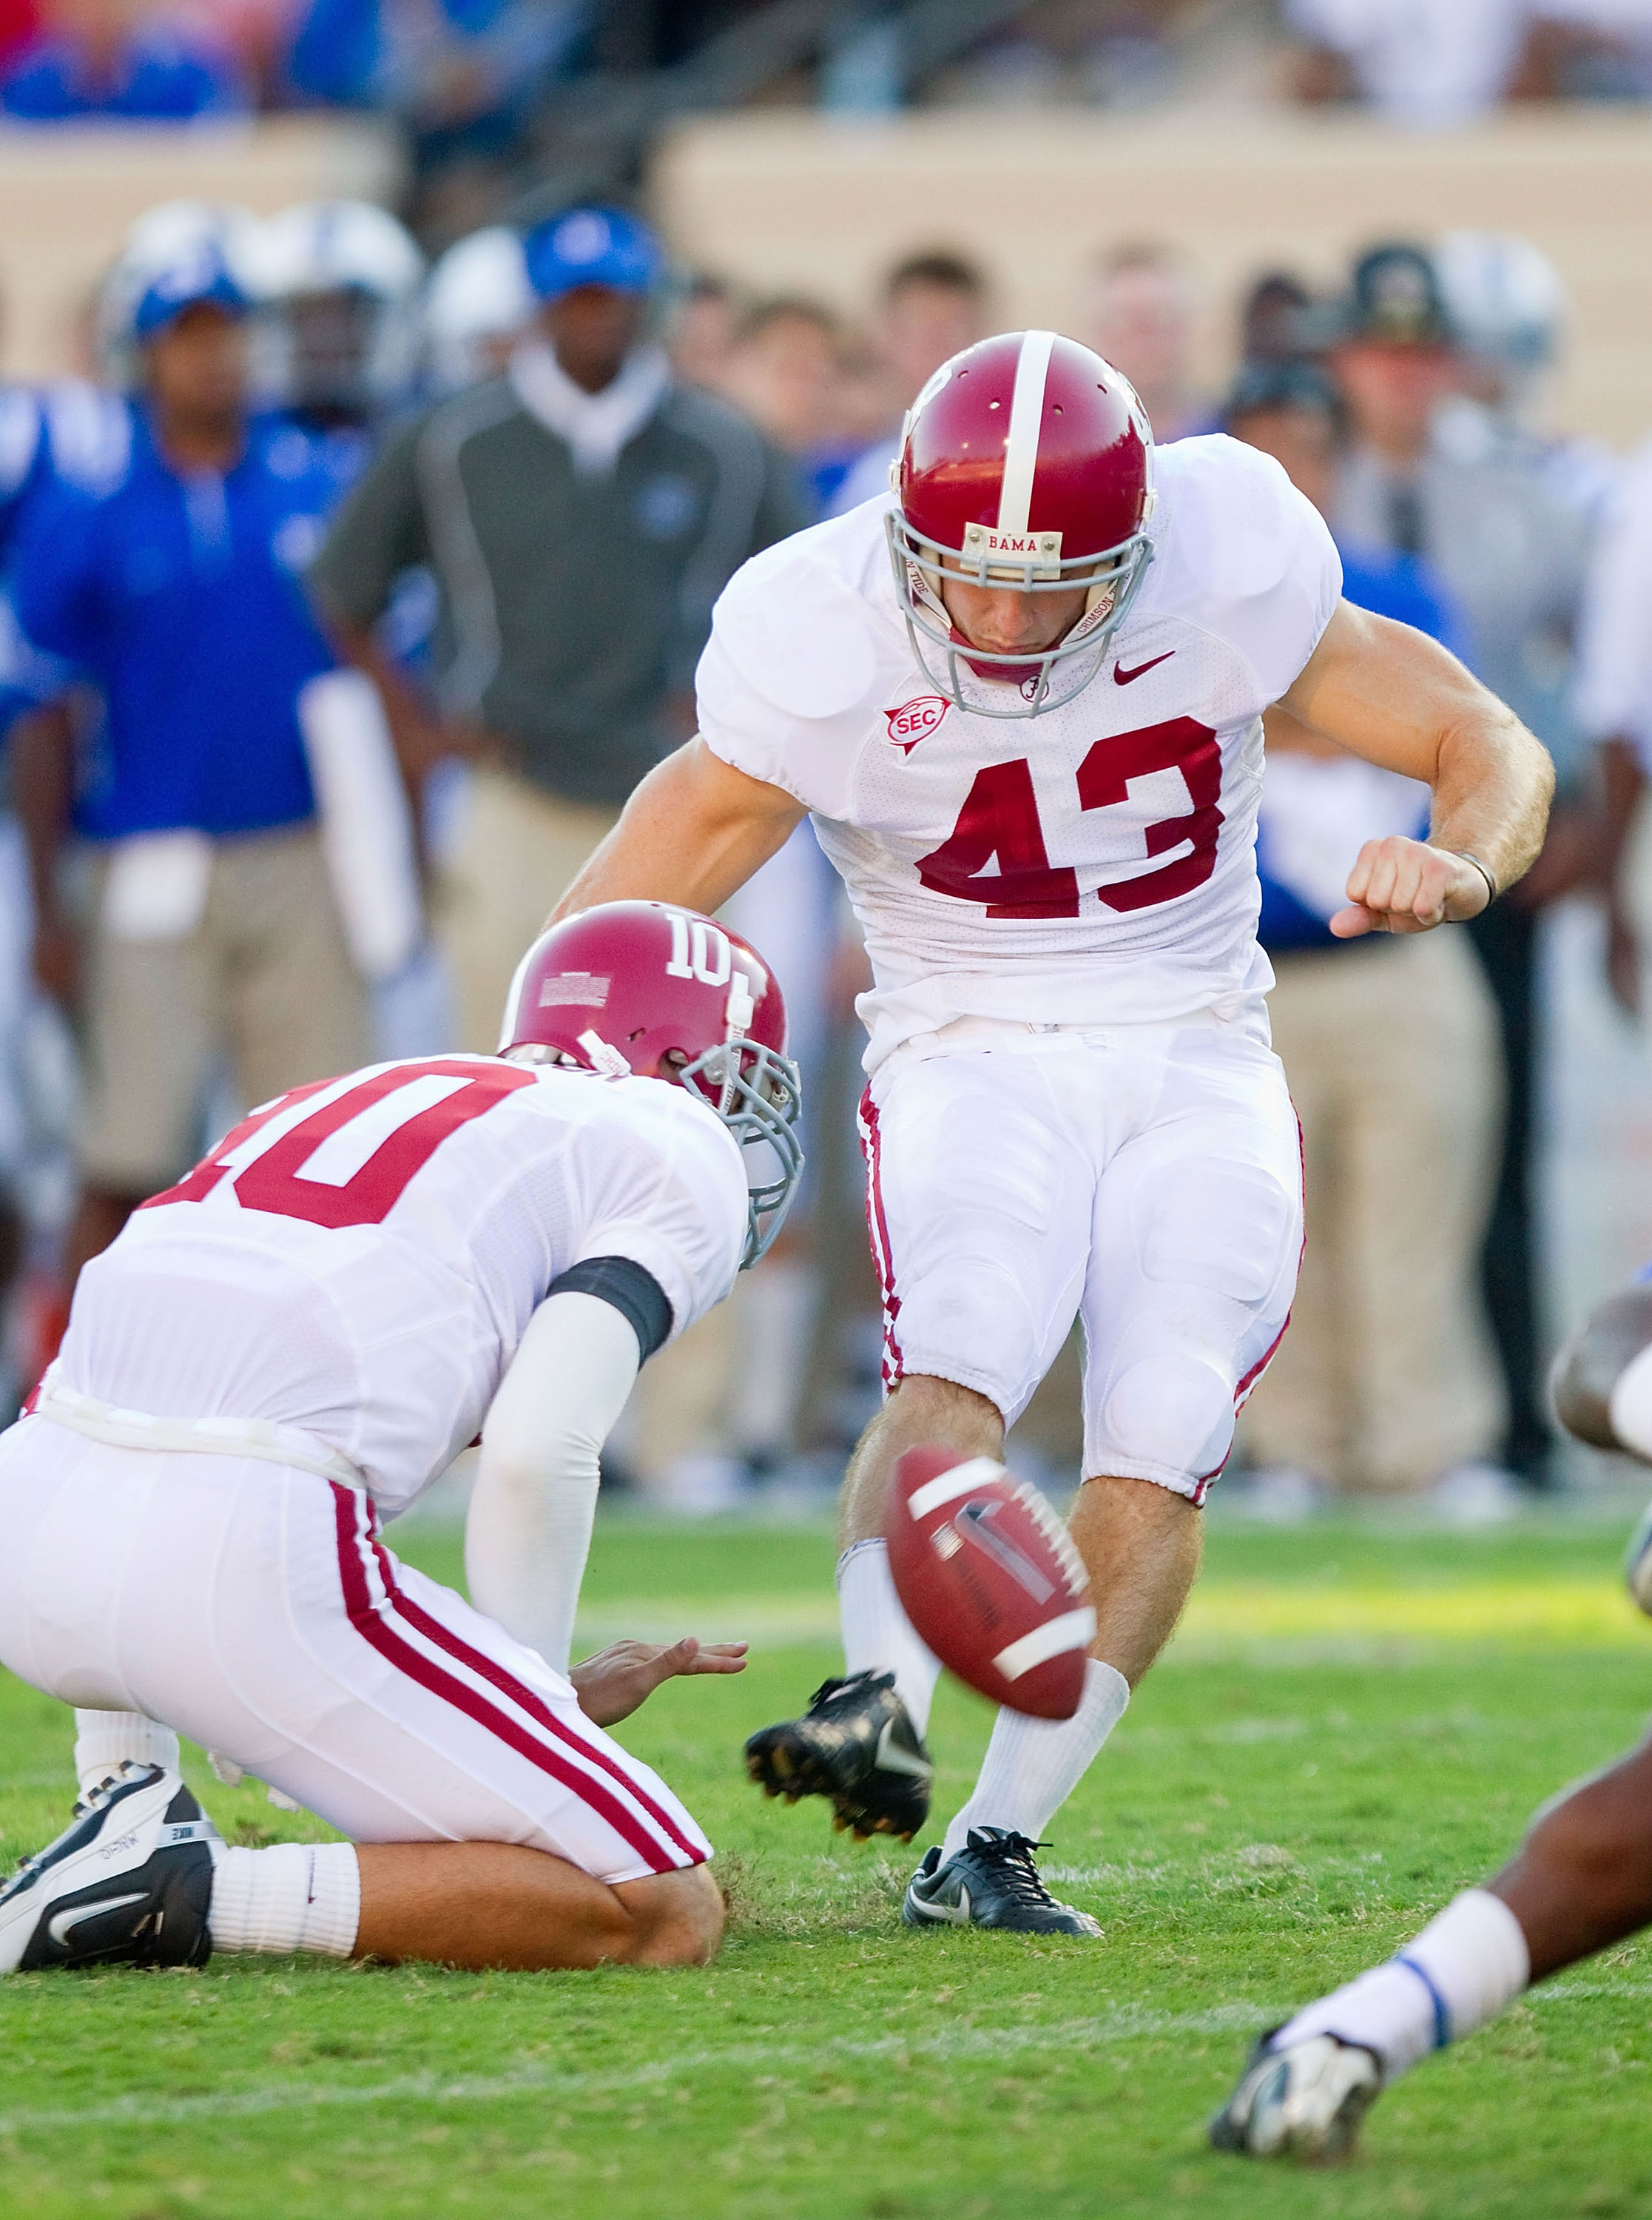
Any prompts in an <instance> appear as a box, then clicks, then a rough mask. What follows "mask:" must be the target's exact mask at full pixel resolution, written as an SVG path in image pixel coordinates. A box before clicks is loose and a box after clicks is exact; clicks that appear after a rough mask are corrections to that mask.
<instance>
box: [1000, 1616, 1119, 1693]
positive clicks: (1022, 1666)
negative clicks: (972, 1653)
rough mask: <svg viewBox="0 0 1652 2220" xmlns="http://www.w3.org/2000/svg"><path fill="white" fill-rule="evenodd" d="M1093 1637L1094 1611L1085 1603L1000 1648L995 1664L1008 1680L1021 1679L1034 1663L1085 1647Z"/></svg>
mask: <svg viewBox="0 0 1652 2220" xmlns="http://www.w3.org/2000/svg"><path fill="white" fill-rule="evenodd" d="M1094 1639H1095V1613H1094V1612H1093V1611H1092V1610H1091V1609H1090V1607H1089V1606H1088V1604H1086V1605H1085V1606H1084V1608H1083V1610H1082V1611H1064V1612H1063V1613H1062V1615H1061V1617H1060V1618H1052V1619H1050V1620H1048V1621H1047V1622H1046V1624H1044V1625H1043V1626H1035V1627H1034V1628H1033V1630H1032V1633H1031V1634H1024V1635H1023V1636H1022V1637H1021V1638H1020V1640H1019V1642H1012V1643H1010V1645H1009V1647H1008V1649H1001V1650H1000V1651H999V1653H998V1655H997V1656H996V1657H994V1660H993V1664H994V1668H995V1669H996V1670H997V1671H998V1672H1000V1673H1001V1674H1003V1676H1004V1678H1005V1679H1006V1680H1007V1681H1019V1679H1020V1677H1021V1675H1022V1674H1023V1673H1030V1672H1031V1671H1032V1668H1033V1667H1034V1666H1035V1665H1042V1664H1044V1663H1045V1662H1046V1661H1047V1660H1048V1659H1050V1658H1051V1657H1059V1656H1061V1654H1062V1652H1063V1650H1064V1649H1088V1647H1089V1645H1090V1643H1092V1642H1094Z"/></svg>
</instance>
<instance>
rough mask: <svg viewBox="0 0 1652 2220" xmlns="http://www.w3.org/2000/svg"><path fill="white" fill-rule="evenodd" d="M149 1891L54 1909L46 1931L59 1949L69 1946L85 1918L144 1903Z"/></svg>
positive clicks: (142, 1889)
mask: <svg viewBox="0 0 1652 2220" xmlns="http://www.w3.org/2000/svg"><path fill="white" fill-rule="evenodd" d="M148 1895H149V1892H148V1890H147V1889H146V1888H140V1890H139V1891H138V1893H137V1894H136V1895H135V1896H106V1897H103V1899H101V1900H100V1901H99V1902H98V1903H97V1904H76V1905H71V1906H70V1908H69V1910H68V1911H54V1912H53V1915H52V1917H51V1918H50V1919H48V1920H47V1923H46V1931H47V1934H48V1935H49V1936H51V1938H52V1940H53V1942H54V1943H56V1944H57V1946H58V1948H59V1950H66V1949H68V1947H69V1936H70V1935H71V1933H72V1931H73V1930H74V1929H75V1928H77V1927H78V1926H79V1925H80V1924H81V1923H82V1922H83V1920H87V1919H101V1918H103V1915H104V1913H105V1912H106V1911H121V1910H122V1909H123V1908H124V1906H126V1905H128V1904H143V1903H145V1902H146V1901H147V1899H148Z"/></svg>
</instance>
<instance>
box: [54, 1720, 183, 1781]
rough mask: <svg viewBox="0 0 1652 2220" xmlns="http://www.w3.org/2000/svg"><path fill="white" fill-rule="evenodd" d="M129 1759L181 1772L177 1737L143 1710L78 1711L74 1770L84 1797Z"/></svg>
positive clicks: (166, 1771)
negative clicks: (147, 1715) (145, 1714)
mask: <svg viewBox="0 0 1652 2220" xmlns="http://www.w3.org/2000/svg"><path fill="white" fill-rule="evenodd" d="M128 1758H130V1759H131V1760H132V1761H133V1762H134V1764H137V1765H158V1766H159V1767H160V1768H161V1770H162V1771H163V1772H164V1773H176V1772H177V1771H178V1737H177V1736H176V1735H175V1734H174V1733H173V1732H172V1730H171V1727H164V1726H162V1725H161V1724H160V1722H159V1720H158V1719H151V1718H145V1717H144V1714H143V1713H142V1712H79V1711H78V1712H76V1713H75V1771H76V1773H77V1774H78V1775H79V1777H80V1793H81V1794H82V1795H83V1796H84V1795H85V1794H86V1793H87V1792H88V1791H89V1790H90V1789H93V1788H96V1787H97V1785H98V1783H99V1782H100V1781H102V1780H108V1779H109V1774H111V1773H113V1772H115V1769H116V1768H118V1767H119V1766H122V1765H123V1764H124V1763H125V1762H126V1761H127V1759H128Z"/></svg>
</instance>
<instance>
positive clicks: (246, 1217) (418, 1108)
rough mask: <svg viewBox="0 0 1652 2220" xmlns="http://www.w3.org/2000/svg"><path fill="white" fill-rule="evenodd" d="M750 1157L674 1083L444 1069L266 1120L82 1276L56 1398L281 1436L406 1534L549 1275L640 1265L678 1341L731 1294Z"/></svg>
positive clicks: (383, 1077)
mask: <svg viewBox="0 0 1652 2220" xmlns="http://www.w3.org/2000/svg"><path fill="white" fill-rule="evenodd" d="M745 1232H746V1181H745V1168H744V1163H743V1161H742V1158H741V1156H740V1151H739V1146H738V1145H737V1144H736V1143H735V1141H734V1139H733V1138H732V1135H731V1134H730V1133H729V1132H727V1130H726V1128H725V1127H724V1126H723V1125H722V1124H721V1123H720V1120H719V1119H718V1118H717V1116H716V1114H715V1113H714V1111H713V1110H712V1109H711V1108H710V1107H709V1106H708V1105H707V1104H705V1103H703V1102H700V1101H696V1100H695V1098H694V1097H693V1096H692V1095H690V1094H689V1093H688V1092H687V1091H686V1090H685V1089H683V1088H676V1087H670V1086H667V1085H664V1084H663V1083H662V1082H660V1081H659V1080H657V1079H617V1080H615V1079H605V1078H602V1077H601V1076H598V1075H597V1074H595V1073H592V1072H583V1071H572V1070H569V1069H564V1068H557V1067H546V1066H544V1065H538V1066H528V1065H524V1064H520V1063H506V1062H503V1061H502V1060H501V1059H500V1058H498V1057H487V1056H448V1057H426V1058H415V1059H412V1060H408V1061H404V1062H401V1063H383V1064H374V1065H371V1066H370V1067H369V1068H368V1069H365V1070H364V1071H357V1072H351V1073H348V1074H346V1076H344V1077H343V1078H341V1079H333V1080H327V1081H324V1082H321V1083H320V1084H319V1085H316V1086H312V1087H304V1088H297V1089H296V1090H295V1091H294V1092H293V1093H291V1094H285V1095H282V1096H280V1097H279V1098H277V1101H274V1102H272V1103H269V1104H266V1105H265V1107H264V1108H262V1109H261V1110H258V1111H255V1112H254V1113H252V1116H251V1117H250V1118H248V1119H246V1122H245V1123H244V1124H242V1125H240V1126H237V1127H236V1129H235V1130H234V1132H232V1133H231V1134H230V1135H229V1136H228V1138H227V1139H226V1140H225V1141H223V1142H222V1143H221V1144H220V1146H219V1147H218V1148H217V1149H215V1151H213V1153H212V1154H211V1156H209V1157H207V1158H206V1160H205V1161H204V1162H203V1163H201V1164H200V1165H198V1166H197V1167H196V1169H195V1170H194V1171H193V1172H191V1173H190V1175H189V1177H188V1178H187V1179H185V1180H184V1181H182V1182H180V1183H179V1185H178V1186H177V1187H175V1188H169V1189H168V1190H167V1192H166V1193H165V1194H161V1195H158V1196H156V1197H155V1199H154V1200H153V1202H149V1203H146V1204H145V1205H144V1206H143V1207H142V1208H141V1209H140V1210H138V1211H136V1212H134V1214H133V1216H132V1218H131V1219H130V1220H129V1221H128V1225H127V1226H126V1228H125V1230H124V1231H123V1232H122V1234H121V1235H120V1238H118V1239H117V1240H116V1241H115V1243H114V1244H113V1246H112V1247H110V1248H109V1249H108V1250H105V1251H104V1252H103V1255H102V1256H101V1257H97V1258H96V1259H95V1260H94V1262H93V1263H90V1264H89V1265H88V1266H87V1267H86V1269H85V1270H84V1273H83V1274H82V1275H81V1278H80V1282H79V1285H78V1288H77V1289H76V1292H75V1300H74V1310H73V1314H72V1317H71V1319H70V1322H69V1330H68V1332H67V1334H66V1335H65V1338H64V1343H63V1347H62V1350H61V1351H60V1353H59V1356H58V1359H57V1362H56V1363H55V1364H54V1365H53V1367H52V1369H51V1370H50V1371H49V1372H48V1374H47V1384H48V1385H50V1386H52V1387H54V1388H57V1387H60V1388H68V1389H71V1390H73V1391H75V1392H78V1394H82V1395H87V1396H92V1397H96V1398H97V1399H99V1400H100V1401H102V1402H103V1403H104V1404H107V1405H114V1406H119V1407H120V1408H122V1409H125V1410H128V1411H136V1412H147V1413H150V1414H152V1415H155V1416H159V1417H161V1418H165V1419H213V1418H225V1419H269V1420H272V1421H274V1422H275V1423H276V1424H277V1425H284V1426H289V1427H294V1428H298V1429H302V1430H303V1431H306V1432H308V1433H309V1434H311V1435H313V1436H315V1437H317V1439H318V1440H319V1441H320V1442H321V1443H322V1444H325V1445H326V1447H327V1450H330V1451H332V1452H335V1453H337V1454H340V1455H341V1456H344V1457H345V1458H346V1459H348V1460H349V1461H350V1462H351V1463H352V1464H354V1465H355V1466H356V1467H357V1468H358V1470H359V1471H360V1472H361V1474H362V1475H363V1476H364V1478H365V1481H366V1484H367V1486H368V1487H369V1488H370V1489H371V1492H372V1494H373V1496H374V1499H375V1500H376V1501H377V1504H378V1506H379V1507H380V1509H381V1510H382V1511H383V1512H384V1513H385V1514H386V1515H387V1516H394V1515H395V1513H396V1512H398V1511H401V1510H403V1509H405V1507H406V1506H407V1505H408V1504H409V1503H410V1502H411V1501H412V1500H414V1498H415V1496H417V1495H418V1494H420V1492H421V1490H422V1489H423V1488H424V1487H427V1486H428V1484H429V1483H430V1481H432V1480H433V1479H434V1478H436V1476H437V1475H439V1473H441V1472H443V1471H444V1470H445V1469H446V1467H447V1466H448V1465H449V1464H450V1463H451V1462H452V1459H453V1457H454V1456H456V1455H457V1454H458V1451H459V1450H462V1449H463V1448H464V1446H465V1444H467V1443H468V1442H470V1441H471V1440H473V1439H474V1438H475V1437H476V1435H477V1432H478V1431H479V1430H480V1427H481V1425H482V1421H483V1418H484V1417H485V1415H486V1413H487V1410H488V1406H489V1404H490V1403H491V1402H492V1400H493V1398H494V1394H495V1393H496V1390H497V1388H498V1386H499V1383H500V1381H501V1380H502V1378H503V1376H504V1374H505V1371H506V1369H507V1367H508V1364H509V1363H510V1361H511V1358H512V1357H513V1356H514V1355H515V1353H516V1349H517V1346H518V1344H519V1343H520V1342H521V1338H522V1335H523V1333H524V1331H526V1329H527V1322H528V1320H529V1319H530V1318H532V1316H533V1313H534V1311H535V1310H536V1309H537V1308H538V1306H539V1304H540V1303H541V1302H543V1301H544V1300H545V1295H546V1293H547V1291H548V1290H549V1288H550V1286H551V1283H552V1281H553V1280H555V1279H557V1278H558V1276H559V1275H561V1274H562V1273H564V1272H565V1271H567V1270H568V1269H569V1268H570V1266H572V1265H574V1264H577V1263H583V1262H584V1261H585V1260H586V1259H588V1258H590V1257H630V1258H632V1259H633V1261H634V1262H635V1263H639V1264H640V1265H641V1266H643V1268H644V1269H645V1270H646V1271H648V1272H651V1274H652V1275H653V1276H654V1278H655V1279H656V1280H657V1281H658V1282H659V1285H660V1287H661V1288H662V1289H663V1290H664V1294H665V1296H666V1300H668V1301H669V1302H670V1306H671V1314H672V1330H673V1332H674V1333H680V1332H682V1331H683V1330H684V1329H685V1328H686V1327H688V1326H689V1325H693V1323H694V1322H695V1319H698V1318H700V1317H701V1316H703V1314H704V1313H706V1312H707V1311H708V1310H709V1309H711V1308H712V1307H713V1306H714V1305H715V1304H717V1303H719V1302H720V1301H721V1300H722V1299H723V1297H724V1296H725V1295H726V1294H727V1293H728V1291H729V1289H730V1288H732V1285H733V1284H734V1277H735V1275H736V1273H737V1271H738V1270H739V1263H740V1257H741V1255H742V1253H743V1250H744V1247H745Z"/></svg>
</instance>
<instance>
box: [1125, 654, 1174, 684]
mask: <svg viewBox="0 0 1652 2220" xmlns="http://www.w3.org/2000/svg"><path fill="white" fill-rule="evenodd" d="M1174 654H1175V648H1173V647H1167V648H1166V649H1165V651H1164V652H1163V655H1156V656H1153V657H1152V658H1150V660H1149V661H1147V662H1146V663H1138V664H1137V665H1136V668H1135V669H1134V670H1125V666H1124V664H1122V663H1115V664H1113V684H1114V685H1115V686H1133V685H1134V684H1135V683H1136V681H1137V680H1138V678H1143V677H1146V675H1147V673H1148V672H1149V671H1150V670H1157V669H1158V667H1159V665H1160V664H1162V663H1168V662H1169V660H1170V658H1171V657H1172V656H1173V655H1174Z"/></svg>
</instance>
